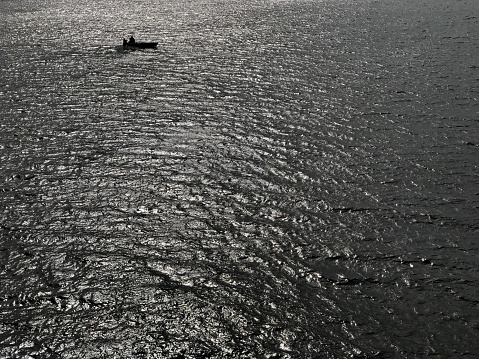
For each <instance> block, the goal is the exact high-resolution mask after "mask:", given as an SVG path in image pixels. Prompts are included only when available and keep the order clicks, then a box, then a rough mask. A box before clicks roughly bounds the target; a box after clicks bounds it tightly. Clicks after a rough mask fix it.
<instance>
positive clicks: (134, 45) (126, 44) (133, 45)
mask: <svg viewBox="0 0 479 359" xmlns="http://www.w3.org/2000/svg"><path fill="white" fill-rule="evenodd" d="M157 46H158V43H157V42H136V41H135V40H133V41H132V40H131V38H130V41H126V40H125V39H123V50H128V49H132V50H134V49H154V48H156V47H157Z"/></svg>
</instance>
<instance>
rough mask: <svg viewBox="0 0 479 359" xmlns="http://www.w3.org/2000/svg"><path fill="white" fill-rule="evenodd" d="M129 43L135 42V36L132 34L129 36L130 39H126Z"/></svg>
mask: <svg viewBox="0 0 479 359" xmlns="http://www.w3.org/2000/svg"><path fill="white" fill-rule="evenodd" d="M128 43H129V44H134V43H135V38H134V37H133V36H130V40H129V41H128Z"/></svg>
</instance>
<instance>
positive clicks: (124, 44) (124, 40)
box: [123, 38, 128, 46]
mask: <svg viewBox="0 0 479 359" xmlns="http://www.w3.org/2000/svg"><path fill="white" fill-rule="evenodd" d="M126 45H128V41H126V39H125V38H123V46H126Z"/></svg>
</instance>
